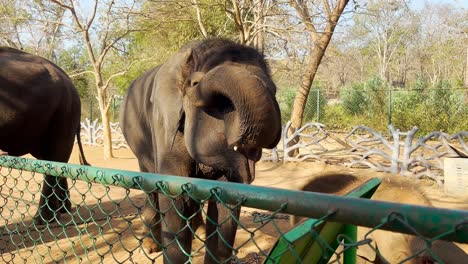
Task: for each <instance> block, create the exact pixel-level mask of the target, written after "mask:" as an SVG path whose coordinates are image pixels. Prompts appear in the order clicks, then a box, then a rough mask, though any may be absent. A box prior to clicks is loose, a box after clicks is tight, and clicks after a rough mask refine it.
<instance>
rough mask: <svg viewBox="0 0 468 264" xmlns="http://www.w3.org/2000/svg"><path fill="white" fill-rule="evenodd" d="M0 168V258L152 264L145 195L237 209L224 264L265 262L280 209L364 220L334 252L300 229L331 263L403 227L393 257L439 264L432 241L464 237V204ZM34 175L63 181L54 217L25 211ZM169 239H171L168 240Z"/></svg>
mask: <svg viewBox="0 0 468 264" xmlns="http://www.w3.org/2000/svg"><path fill="white" fill-rule="evenodd" d="M0 173H1V175H2V182H1V183H0V192H1V199H0V254H1V261H3V262H5V263H30V262H34V263H57V262H60V263H67V262H71V263H76V262H80V263H132V262H133V263H148V262H151V261H152V262H156V263H159V262H160V261H162V259H163V253H162V252H158V253H152V254H149V253H147V252H146V251H144V250H141V248H142V244H143V239H145V237H146V238H147V237H151V234H146V233H145V232H144V230H143V227H144V224H143V221H142V216H141V213H142V210H143V206H144V204H145V202H146V201H147V200H148V199H149V197H150V194H151V193H154V192H158V193H159V195H164V196H166V197H170V198H171V199H177V197H179V198H180V197H184V199H190V200H192V201H194V202H195V203H196V204H197V205H198V207H197V208H198V212H197V213H201V214H202V215H203V216H204V218H207V213H206V212H207V211H206V210H207V207H206V205H207V202H208V201H210V200H214V201H216V203H218V204H222V205H224V206H225V207H226V208H229V209H230V210H231V211H234V210H237V209H239V208H240V207H241V206H242V209H241V216H240V218H239V219H235V221H236V222H238V224H239V226H238V232H237V236H236V242H235V244H234V245H233V255H232V257H231V259H229V260H228V261H227V262H226V263H261V262H263V261H268V252H269V250H270V248H271V247H272V246H273V244H274V242H275V241H276V239H278V238H279V237H284V235H285V232H286V231H287V230H288V229H289V224H288V222H287V219H288V218H289V217H290V215H296V216H303V217H311V218H316V219H322V220H327V221H332V222H341V223H346V224H348V225H358V226H362V227H367V229H364V230H365V232H364V234H363V235H362V236H358V239H357V240H356V239H353V238H352V237H346V236H345V237H343V236H338V238H337V239H336V241H335V242H336V243H339V244H340V247H338V249H337V250H336V251H332V250H330V249H331V245H330V244H328V243H326V240H325V238H322V237H320V236H317V235H318V232H317V230H316V227H315V226H312V227H310V229H309V230H308V231H307V232H310V235H311V236H314V237H315V239H316V240H318V241H319V242H321V243H320V247H321V250H322V251H323V252H324V253H325V255H330V254H332V255H333V258H332V262H333V263H341V262H342V257H343V254H344V252H346V251H348V250H352V249H357V255H358V256H360V250H361V249H362V248H364V247H368V248H369V249H370V250H372V251H373V252H374V253H375V255H376V256H378V257H380V258H382V259H386V258H387V257H390V256H384V255H382V252H380V251H379V250H378V249H377V247H376V246H375V245H374V244H373V239H372V238H373V235H375V234H376V233H377V232H385V230H391V231H395V232H400V233H404V234H409V236H408V239H415V240H417V241H419V242H420V243H419V244H420V247H418V248H416V249H414V250H413V251H411V253H410V254H409V255H408V256H406V259H404V260H403V261H402V262H405V261H407V260H410V259H414V258H427V257H430V258H431V259H434V260H435V261H437V262H439V263H444V259H443V256H441V255H439V253H438V252H437V248H439V246H438V243H449V242H447V241H455V242H461V243H468V211H460V210H447V209H439V208H430V207H421V206H412V205H403V204H394V203H387V202H378V201H374V200H372V201H371V200H368V199H358V198H348V197H341V196H334V195H327V194H319V193H313V192H301V191H291V190H283V189H274V188H267V187H259V186H252V185H243V184H237V183H228V182H221V181H209V180H202V179H194V178H185V177H176V176H163V175H158V174H149V173H141V172H132V171H124V170H115V169H105V168H98V167H90V166H80V165H73V164H65V163H58V162H48V161H41V160H33V159H27V158H16V157H10V156H2V157H0ZM42 173H45V174H48V175H52V176H54V177H60V178H67V179H68V181H69V183H71V185H70V188H69V194H67V196H66V197H65V198H63V197H62V198H60V199H62V200H64V199H68V198H69V199H70V201H71V204H72V207H71V209H69V208H67V207H66V206H63V207H60V212H61V214H59V213H55V214H54V218H53V220H54V221H52V222H47V221H45V223H44V224H38V223H40V222H41V221H37V220H47V219H37V218H36V219H35V218H34V217H35V216H36V211H37V210H38V205H37V202H38V200H39V198H40V196H41V193H40V186H41V184H42V175H41V174H42ZM51 187H52V188H57V187H58V186H51ZM62 191H63V190H62ZM52 195H57V196H59V195H58V194H57V193H53V194H52ZM44 198H50V197H44ZM47 206H49V205H47ZM164 213H165V212H160V214H162V215H163V214H164ZM232 215H234V214H232ZM232 215H231V217H232ZM180 217H182V218H183V219H184V220H185V221H186V222H187V224H186V226H185V227H184V228H189V229H190V230H191V232H192V233H193V234H194V240H193V246H192V250H191V252H187V253H186V254H187V255H188V257H189V261H191V262H193V263H199V262H202V260H203V255H204V254H205V253H206V251H207V248H206V247H205V246H204V244H205V242H206V240H207V237H209V236H210V235H211V234H206V233H205V234H203V233H200V232H198V231H196V230H195V229H193V228H192V225H191V222H192V219H193V218H194V215H191V216H183V215H180ZM208 218H209V217H208ZM162 219H163V218H162ZM206 221H214V220H213V219H206ZM218 228H219V226H218V227H217V229H218ZM179 231H180V230H179ZM179 231H177V232H179ZM172 243H179V241H177V239H175V240H174V241H173V242H172ZM292 251H293V248H292V246H288V247H286V248H285V249H284V253H290V254H292V255H293V256H297V261H295V263H301V261H300V256H298V254H295V253H294V252H292ZM214 257H216V256H214Z"/></svg>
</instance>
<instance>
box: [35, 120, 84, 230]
mask: <svg viewBox="0 0 468 264" xmlns="http://www.w3.org/2000/svg"><path fill="white" fill-rule="evenodd" d="M68 118H70V114H67V113H58V115H57V116H55V118H54V119H53V120H52V121H51V124H52V125H51V127H50V129H49V131H48V133H47V135H46V138H45V139H44V140H43V142H42V143H43V144H42V147H41V150H40V151H39V152H38V153H32V154H33V155H34V156H35V157H36V158H38V159H44V160H52V161H58V162H68V160H69V158H70V155H71V153H72V150H73V144H74V139H75V129H73V127H76V124H69V123H67V122H66V120H68ZM70 211H71V202H70V192H69V190H68V182H67V179H66V178H63V177H55V176H51V175H47V174H45V175H44V182H43V184H42V193H41V198H40V200H39V208H38V211H37V213H36V215H35V216H34V222H35V223H36V224H44V223H46V222H53V221H58V220H59V219H60V213H66V212H70Z"/></svg>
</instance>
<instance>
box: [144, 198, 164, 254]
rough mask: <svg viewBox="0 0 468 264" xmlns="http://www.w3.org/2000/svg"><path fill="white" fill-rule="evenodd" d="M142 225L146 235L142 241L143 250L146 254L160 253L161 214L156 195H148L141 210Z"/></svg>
mask: <svg viewBox="0 0 468 264" xmlns="http://www.w3.org/2000/svg"><path fill="white" fill-rule="evenodd" d="M143 224H144V225H145V233H146V234H148V236H147V237H145V238H144V240H143V248H145V249H146V250H147V251H148V253H153V252H158V251H161V249H162V248H161V243H162V239H161V212H160V211H159V202H158V194H157V193H150V194H148V200H147V201H146V204H145V207H144V208H143Z"/></svg>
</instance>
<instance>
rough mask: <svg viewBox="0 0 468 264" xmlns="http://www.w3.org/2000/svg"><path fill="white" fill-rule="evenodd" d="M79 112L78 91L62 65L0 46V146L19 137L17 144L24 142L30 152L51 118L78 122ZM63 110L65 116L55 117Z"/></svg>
mask: <svg viewBox="0 0 468 264" xmlns="http://www.w3.org/2000/svg"><path fill="white" fill-rule="evenodd" d="M80 112H81V106H80V99H79V96H78V92H77V91H76V89H75V87H74V86H73V84H72V82H71V80H70V79H69V78H68V76H67V75H66V73H65V72H64V71H63V70H62V69H60V68H59V67H58V66H56V65H55V64H53V63H52V62H50V61H48V60H46V59H44V58H42V57H39V56H35V55H32V54H28V53H26V52H22V51H19V50H15V49H12V48H4V47H1V48H0V146H1V147H2V148H4V149H7V150H8V147H6V146H7V145H9V144H10V143H11V142H12V141H14V140H15V139H20V140H21V142H18V143H16V145H17V146H24V149H25V150H22V151H24V152H26V153H29V152H30V151H29V149H31V146H32V145H35V144H37V141H40V140H41V139H42V138H43V136H44V135H45V134H46V133H47V132H48V131H47V130H48V129H49V127H50V126H51V125H53V124H51V123H52V122H54V121H55V122H57V121H58V122H64V123H65V124H67V123H69V125H70V126H72V124H73V126H77V125H79V118H80V114H81V113H80ZM63 113H65V115H66V118H61V119H57V118H56V116H57V115H61V114H63ZM54 118H55V119H54ZM17 148H19V147H17ZM22 151H19V150H18V153H20V152H22ZM9 152H10V153H11V152H13V151H9Z"/></svg>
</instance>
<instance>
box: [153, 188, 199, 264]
mask: <svg viewBox="0 0 468 264" xmlns="http://www.w3.org/2000/svg"><path fill="white" fill-rule="evenodd" d="M159 208H160V210H161V216H162V219H161V220H162V222H161V237H162V244H163V247H164V250H163V254H164V263H186V262H187V261H188V259H189V256H190V254H191V250H192V238H193V234H192V231H191V229H190V228H189V225H190V223H189V221H187V220H186V219H187V217H188V216H190V215H191V214H192V211H193V210H191V208H190V203H189V202H188V201H187V198H186V197H183V196H179V197H176V198H170V197H167V196H165V195H160V196H159Z"/></svg>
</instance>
